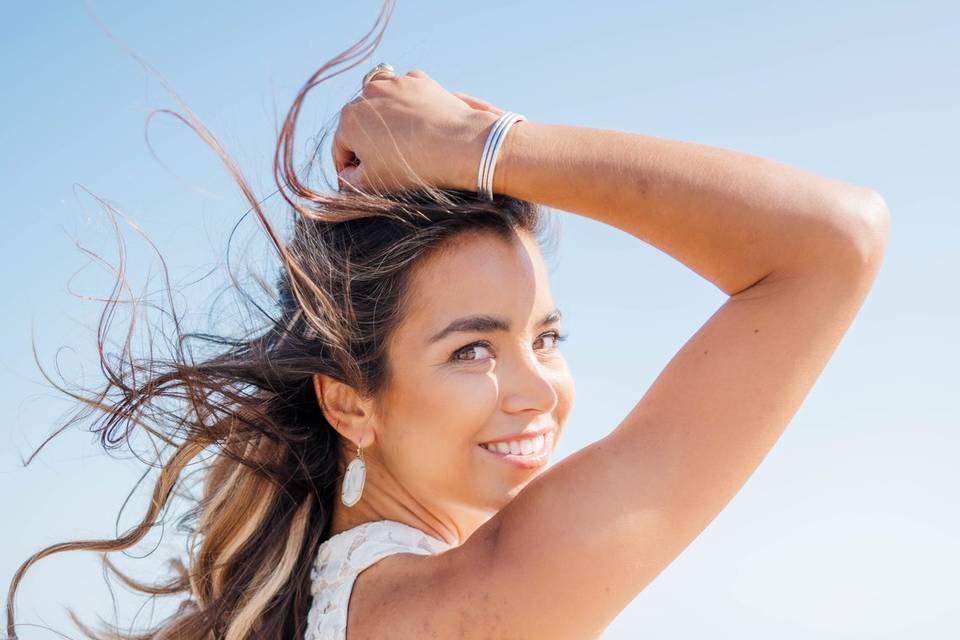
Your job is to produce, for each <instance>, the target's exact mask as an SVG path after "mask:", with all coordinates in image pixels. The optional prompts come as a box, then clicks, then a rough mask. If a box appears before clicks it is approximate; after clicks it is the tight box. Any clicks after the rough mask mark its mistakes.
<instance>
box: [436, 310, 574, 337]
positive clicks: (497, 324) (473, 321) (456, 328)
mask: <svg viewBox="0 0 960 640" xmlns="http://www.w3.org/2000/svg"><path fill="white" fill-rule="evenodd" d="M562 317H563V314H562V313H560V309H554V310H553V311H551V312H549V313H547V315H545V316H543V318H541V319H540V322H539V323H538V324H537V326H538V327H542V326H544V325H547V324H550V323H552V322H558V321H559V320H560V318H562ZM509 330H510V322H509V321H508V320H506V319H504V318H501V317H499V316H490V315H484V314H480V315H475V316H466V317H464V318H458V319H456V320H454V321H453V322H451V323H450V324H448V325H447V326H446V327H444V328H443V329H442V330H441V331H438V332H437V333H435V334H433V335H432V336H431V337H430V339H429V340H427V344H428V345H429V344H433V343H434V342H437V341H438V340H442V339H443V338H445V337H447V336H448V335H450V334H451V333H456V332H464V333H476V332H484V331H509Z"/></svg>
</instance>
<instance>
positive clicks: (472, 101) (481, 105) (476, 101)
mask: <svg viewBox="0 0 960 640" xmlns="http://www.w3.org/2000/svg"><path fill="white" fill-rule="evenodd" d="M451 93H453V95H455V96H457V97H458V98H460V99H461V100H463V101H464V102H466V103H467V104H468V105H470V106H471V107H472V108H474V109H478V110H480V111H489V112H491V113H495V114H497V115H498V116H502V115H503V114H504V110H503V109H501V108H500V107H495V106H493V105H492V104H490V103H489V102H487V101H486V100H483V99H481V98H477V97H474V96H471V95H469V94H466V93H463V92H461V91H452V92H451Z"/></svg>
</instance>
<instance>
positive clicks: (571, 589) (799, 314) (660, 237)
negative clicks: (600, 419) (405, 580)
mask: <svg viewBox="0 0 960 640" xmlns="http://www.w3.org/2000/svg"><path fill="white" fill-rule="evenodd" d="M487 115H489V114H484V115H482V116H478V117H482V118H487ZM494 119H495V116H490V117H489V118H487V121H488V124H489V123H490V122H492V121H493V120H494ZM478 154H479V151H478ZM477 157H479V155H478V156H477ZM469 179H472V177H471V176H467V175H466V174H464V185H463V186H464V187H465V188H469V187H468V186H467V184H469V183H468V182H467V180H469ZM494 190H495V191H497V192H503V193H507V194H510V195H512V196H516V197H519V198H525V199H529V200H533V201H536V202H540V203H543V204H546V205H549V206H552V207H556V208H559V209H564V210H567V211H571V212H574V213H578V214H581V215H585V216H589V217H590V218H593V219H595V220H599V221H601V222H606V223H609V224H611V225H614V226H616V227H618V228H620V229H623V230H624V231H627V232H628V233H631V234H633V235H634V236H637V237H638V238H641V239H643V240H644V241H646V242H648V243H650V244H652V245H654V246H656V247H657V248H659V249H661V250H663V251H664V252H666V253H668V254H670V255H672V256H673V257H675V258H677V259H678V260H681V261H682V262H683V263H685V264H686V265H688V266H690V267H691V268H692V269H694V270H695V271H696V272H698V273H700V274H701V275H703V276H704V277H705V278H707V279H709V280H710V281H712V282H714V283H715V284H716V285H717V286H718V287H720V288H721V289H722V290H723V291H725V292H726V293H728V294H730V297H729V299H728V300H727V301H726V302H725V303H724V304H723V305H721V307H720V308H719V309H718V310H717V311H716V312H715V313H714V314H713V315H712V316H711V317H710V318H709V319H708V320H707V321H706V323H705V324H704V325H703V326H702V327H701V328H700V329H699V330H698V331H697V332H696V333H695V334H694V335H693V336H692V337H691V338H690V339H689V341H688V342H687V343H686V344H685V345H684V346H683V347H682V348H681V349H680V351H679V352H678V353H677V354H676V355H675V356H674V358H673V359H672V360H671V361H670V362H669V363H668V364H667V366H666V367H665V369H664V370H663V372H662V373H661V374H660V375H659V376H658V377H657V379H656V380H655V381H654V382H653V384H652V385H651V387H650V388H649V389H648V390H647V391H646V393H644V394H643V395H642V397H641V398H640V400H639V402H638V403H637V404H636V406H635V407H634V408H633V410H632V411H631V412H630V413H629V414H628V415H627V416H626V417H625V418H624V419H623V421H622V422H621V423H620V424H619V425H617V426H616V428H615V429H614V430H613V431H612V432H610V433H609V434H608V435H606V436H604V437H602V438H600V439H599V440H598V441H597V442H595V443H594V444H592V445H590V446H588V447H585V448H583V449H581V450H580V451H577V452H575V453H574V454H571V455H570V456H568V457H566V458H565V459H563V460H561V461H559V462H557V463H556V464H555V465H553V466H552V467H551V468H549V469H548V470H547V471H545V472H544V473H543V474H541V475H540V476H538V477H537V478H535V479H534V480H533V481H532V482H531V483H530V484H528V485H527V487H525V488H524V490H523V491H522V492H521V493H520V494H519V495H518V496H517V497H516V498H515V499H514V500H513V501H512V502H511V503H510V504H508V505H507V506H506V507H505V508H503V509H502V510H501V511H500V512H499V513H498V514H497V515H496V516H495V517H493V518H492V519H491V520H490V521H488V522H487V523H486V524H485V525H484V526H482V527H481V528H480V529H478V530H477V531H476V532H475V533H474V534H473V536H471V538H470V539H468V540H467V541H466V542H465V543H464V544H463V545H462V546H461V547H459V548H457V549H454V550H452V551H450V552H448V553H446V554H443V555H442V556H440V557H439V558H438V561H440V562H444V563H446V564H445V565H443V566H442V568H443V569H444V570H441V571H438V572H437V573H436V574H435V575H439V576H441V577H440V578H439V579H437V580H435V581H434V582H433V584H432V585H431V586H430V587H429V589H431V590H432V591H434V592H435V597H436V598H437V599H436V602H438V606H436V607H430V610H429V611H420V612H419V615H417V616H414V617H413V618H411V620H415V621H416V622H415V624H416V625H418V626H419V625H426V626H429V627H431V628H433V629H435V630H438V631H439V632H440V635H439V636H438V637H441V636H442V637H446V636H443V633H449V634H452V635H450V637H454V636H456V637H461V638H481V637H482V638H488V637H491V638H492V637H503V638H507V637H510V638H551V640H561V639H570V640H583V639H584V638H591V637H596V636H597V635H598V634H599V633H600V632H601V631H602V630H603V629H604V628H605V627H606V626H607V625H608V624H609V622H610V621H611V620H612V619H613V618H614V617H615V616H616V615H617V614H618V613H619V612H620V611H621V610H622V609H623V608H624V607H625V606H626V605H627V604H629V602H630V601H631V600H632V599H633V598H634V597H635V596H636V595H637V594H638V593H639V592H640V591H641V590H642V589H643V588H644V587H645V586H646V585H647V584H649V582H650V581H651V580H653V579H654V578H655V577H656V576H657V575H658V574H659V573H660V572H661V571H662V570H663V569H664V568H665V567H666V566H667V565H669V564H670V562H671V561H672V560H673V559H674V558H675V557H676V556H677V555H678V554H679V553H680V552H681V551H682V550H683V549H684V548H685V547H686V546H687V545H688V544H689V543H690V542H691V541H692V540H693V539H694V538H695V537H696V536H697V535H698V534H699V533H700V532H701V531H702V530H703V529H704V528H705V527H706V526H707V524H708V523H709V522H710V521H711V520H713V518H714V517H715V516H716V515H717V514H718V513H719V512H720V511H721V510H722V509H723V508H724V506H725V505H726V504H727V503H728V502H729V500H730V499H731V498H732V497H733V496H734V495H735V494H736V493H737V492H738V491H739V489H740V488H741V487H742V486H743V484H744V483H745V482H746V480H747V479H748V478H749V477H750V475H751V474H752V473H753V472H754V470H755V469H756V467H757V466H758V465H759V464H760V462H761V461H762V460H763V458H764V457H765V456H766V454H767V453H768V451H769V450H770V448H771V447H772V446H773V444H774V443H775V442H776V440H777V438H779V436H780V435H781V433H782V432H783V429H784V428H785V426H786V425H787V424H788V422H789V421H790V419H791V418H792V417H793V415H794V414H795V412H796V410H797V409H798V408H799V406H800V404H801V402H802V400H803V399H804V397H805V396H806V395H807V393H808V392H809V390H810V388H811V387H812V386H813V384H814V382H815V381H816V379H817V377H818V376H819V375H820V373H821V372H822V370H823V368H824V366H825V365H826V363H827V361H828V360H829V358H830V356H831V355H832V354H833V352H834V350H835V348H836V346H837V344H838V343H839V341H840V339H841V338H842V337H843V335H844V333H845V332H846V330H847V328H848V327H849V325H850V323H851V321H852V320H853V318H854V316H855V314H856V313H857V311H858V310H859V308H860V306H861V305H862V302H863V300H864V298H865V296H866V294H867V292H868V290H869V289H870V286H871V284H872V282H873V280H874V277H875V275H876V272H877V269H878V267H879V265H880V261H881V259H882V254H883V252H884V248H885V245H886V240H887V236H888V229H889V214H888V212H887V210H886V206H885V204H884V202H883V200H882V199H881V197H880V196H878V195H877V194H876V193H875V192H873V191H871V190H869V189H866V188H862V187H858V186H854V185H850V184H846V183H843V182H838V181H835V180H830V179H827V178H823V177H820V176H816V175H812V174H810V173H806V172H803V171H799V170H796V169H793V168H790V167H788V166H785V165H783V164H781V163H778V162H774V161H771V160H765V159H761V158H757V157H752V156H749V155H745V154H742V153H737V152H733V151H726V150H722V149H717V148H710V147H706V146H701V145H697V144H690V143H685V142H677V141H672V140H665V139H659V138H655V137H650V136H645V135H640V134H635V133H623V132H616V131H609V130H602V129H590V128H583V127H574V126H563V125H556V124H543V123H537V122H530V121H527V122H521V123H519V124H517V125H515V126H514V127H513V129H511V131H510V132H509V134H508V137H507V139H506V141H505V143H504V148H503V151H502V154H501V156H500V159H499V161H498V164H497V174H496V179H495V182H494ZM642 391H643V390H642V389H641V388H639V387H638V389H637V392H638V395H639V394H640V393H641V392H642ZM582 420H583V422H584V423H585V424H589V422H590V420H589V417H585V418H582ZM595 427H596V428H597V429H598V430H605V429H606V427H605V426H604V425H595ZM442 594H446V595H442ZM410 624H414V622H411V623H410ZM471 630H472V631H471ZM395 631H398V632H399V629H395ZM398 637H399V636H398ZM403 637H405V636H403Z"/></svg>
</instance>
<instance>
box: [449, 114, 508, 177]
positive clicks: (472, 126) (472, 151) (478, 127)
mask: <svg viewBox="0 0 960 640" xmlns="http://www.w3.org/2000/svg"><path fill="white" fill-rule="evenodd" d="M499 117H500V116H499V115H497V114H496V113H492V112H490V111H483V110H480V109H474V110H473V112H472V113H471V114H470V115H469V117H468V119H467V121H466V125H465V133H464V144H463V146H462V149H463V152H462V153H459V154H457V156H458V158H459V160H460V162H458V163H456V164H455V165H454V166H453V167H451V168H453V169H454V172H453V173H454V175H453V176H451V178H450V186H451V187H453V188H455V189H460V190H462V191H474V192H475V191H476V190H477V176H478V174H479V173H480V160H481V159H482V157H483V148H484V145H485V144H486V142H487V137H488V136H489V135H490V130H491V129H492V128H493V125H494V123H495V122H496V121H497V119H498V118H499Z"/></svg>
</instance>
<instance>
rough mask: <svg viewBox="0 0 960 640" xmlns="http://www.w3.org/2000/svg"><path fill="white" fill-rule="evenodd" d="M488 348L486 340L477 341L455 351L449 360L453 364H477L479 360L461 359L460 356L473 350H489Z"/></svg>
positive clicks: (488, 344)
mask: <svg viewBox="0 0 960 640" xmlns="http://www.w3.org/2000/svg"><path fill="white" fill-rule="evenodd" d="M489 348H490V343H489V342H487V341H486V340H478V341H477V342H473V343H471V344H468V345H467V346H465V347H461V348H460V349H457V350H456V351H454V352H453V355H452V356H451V357H450V360H452V361H454V362H477V361H479V360H480V358H461V357H460V355H461V354H465V353H466V354H469V353H470V352H471V351H472V350H473V349H489Z"/></svg>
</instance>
